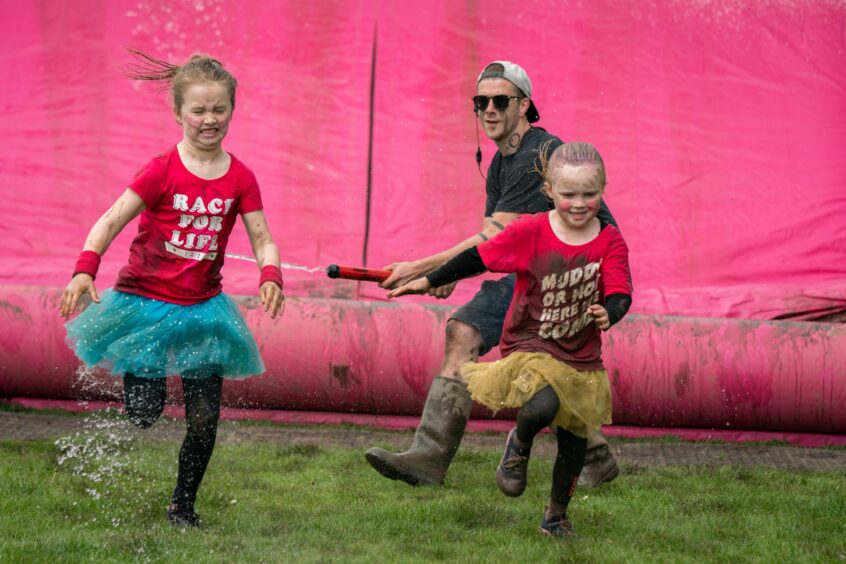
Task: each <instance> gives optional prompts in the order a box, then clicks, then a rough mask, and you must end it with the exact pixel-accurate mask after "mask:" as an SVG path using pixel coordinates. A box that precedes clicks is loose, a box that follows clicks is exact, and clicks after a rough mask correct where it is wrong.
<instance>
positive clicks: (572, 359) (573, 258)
mask: <svg viewBox="0 0 846 564" xmlns="http://www.w3.org/2000/svg"><path fill="white" fill-rule="evenodd" d="M551 213H555V212H554V211H553V212H548V213H539V214H533V215H525V216H523V217H521V218H520V219H518V220H517V221H515V222H513V223H511V224H509V225H508V227H506V229H505V231H503V232H502V233H500V234H499V235H498V236H496V237H494V238H493V239H491V240H490V241H486V242H484V243H482V244H481V245H479V247H478V249H479V255H480V256H481V257H482V262H484V263H485V266H486V267H487V269H488V270H490V271H491V272H515V273H516V274H517V281H516V284H515V286H514V297H513V298H512V300H511V306H510V307H509V310H508V314H507V315H506V316H505V325H504V327H503V329H502V340H501V341H500V352H501V353H502V356H503V357H506V356H508V355H509V354H511V353H513V352H517V351H521V352H543V353H548V354H550V355H552V356H553V357H555V358H557V359H558V360H561V361H563V362H566V363H567V364H569V365H570V366H572V367H573V368H575V369H576V370H600V369H602V368H603V366H602V341H601V339H600V331H599V329H598V328H597V326H596V324H595V323H594V322H593V318H592V316H590V315H588V313H587V309H588V307H589V306H590V305H592V304H596V303H599V304H602V303H604V301H605V296H608V295H611V294H627V295H630V294H631V286H630V284H629V264H628V247H627V246H626V243H625V241H624V240H623V237H622V235H621V234H620V231H619V230H618V229H617V228H616V227H614V226H613V225H604V226H603V228H602V229H601V230H600V232H599V235H597V236H596V237H595V238H594V239H593V240H592V241H590V242H588V243H586V244H584V245H568V244H567V243H564V242H563V241H561V240H560V239H559V238H558V236H557V235H555V232H554V231H553V230H552V226H551V225H550V223H549V221H550V214H551Z"/></svg>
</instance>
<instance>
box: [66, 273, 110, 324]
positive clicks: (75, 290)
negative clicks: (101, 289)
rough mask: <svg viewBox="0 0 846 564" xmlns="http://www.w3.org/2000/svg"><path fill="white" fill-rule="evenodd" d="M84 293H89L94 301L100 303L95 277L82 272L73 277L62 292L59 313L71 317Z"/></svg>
mask: <svg viewBox="0 0 846 564" xmlns="http://www.w3.org/2000/svg"><path fill="white" fill-rule="evenodd" d="M83 294H89V295H90V296H91V299H92V300H93V301H94V303H98V304H99V303H100V296H99V295H98V294H97V288H95V287H94V279H93V278H91V276H90V275H88V274H85V273H84V272H80V273H79V274H77V275H76V276H74V277H73V278H72V279H71V281H70V283H69V284H68V287H67V288H65V291H64V292H63V293H62V301H61V305H60V306H59V314H60V315H61V316H62V317H64V318H65V319H67V318H69V317H70V316H71V314H72V313H73V312H74V311H75V310H76V304H77V303H78V302H79V298H81V297H82V295H83Z"/></svg>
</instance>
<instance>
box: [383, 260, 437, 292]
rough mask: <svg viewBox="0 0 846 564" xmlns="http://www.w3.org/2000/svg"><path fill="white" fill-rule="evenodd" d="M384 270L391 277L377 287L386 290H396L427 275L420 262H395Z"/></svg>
mask: <svg viewBox="0 0 846 564" xmlns="http://www.w3.org/2000/svg"><path fill="white" fill-rule="evenodd" d="M385 270H390V271H391V276H390V277H388V278H387V279H385V281H383V282H380V283H379V286H380V287H382V288H388V289H393V288H398V287H400V286H402V285H403V284H405V283H407V282H410V281H412V280H414V279H415V278H420V277H421V276H423V275H424V274H426V273H427V271H426V269H425V267H424V266H423V265H422V264H421V263H420V261H412V262H395V263H393V264H389V265H388V266H386V267H385Z"/></svg>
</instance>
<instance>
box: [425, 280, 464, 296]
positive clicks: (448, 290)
mask: <svg viewBox="0 0 846 564" xmlns="http://www.w3.org/2000/svg"><path fill="white" fill-rule="evenodd" d="M456 284H458V281H457V280H456V281H455V282H452V283H450V284H444V285H443V286H438V287H437V288H430V289H429V291H428V292H427V293H428V294H429V295H430V296H433V297H435V298H438V299H439V300H445V299H447V298H448V297H450V296H451V295H452V291H453V290H455V285H456Z"/></svg>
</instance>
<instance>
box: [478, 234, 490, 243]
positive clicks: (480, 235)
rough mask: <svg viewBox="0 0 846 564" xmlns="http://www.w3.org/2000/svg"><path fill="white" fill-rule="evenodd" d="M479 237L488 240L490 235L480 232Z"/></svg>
mask: <svg viewBox="0 0 846 564" xmlns="http://www.w3.org/2000/svg"><path fill="white" fill-rule="evenodd" d="M479 238H480V239H481V240H482V241H487V240H488V236H487V235H485V234H484V233H479Z"/></svg>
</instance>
